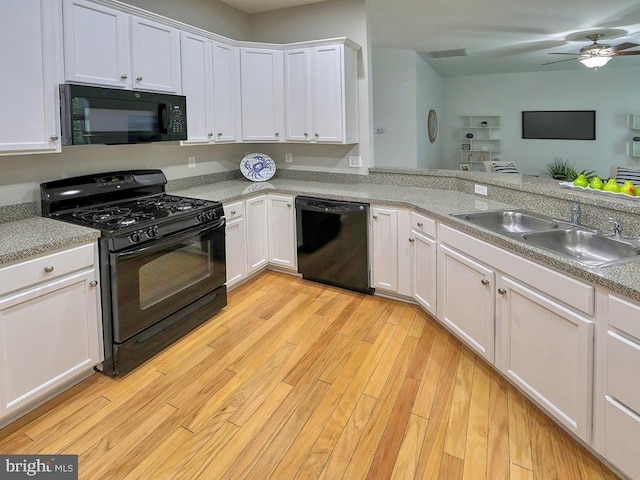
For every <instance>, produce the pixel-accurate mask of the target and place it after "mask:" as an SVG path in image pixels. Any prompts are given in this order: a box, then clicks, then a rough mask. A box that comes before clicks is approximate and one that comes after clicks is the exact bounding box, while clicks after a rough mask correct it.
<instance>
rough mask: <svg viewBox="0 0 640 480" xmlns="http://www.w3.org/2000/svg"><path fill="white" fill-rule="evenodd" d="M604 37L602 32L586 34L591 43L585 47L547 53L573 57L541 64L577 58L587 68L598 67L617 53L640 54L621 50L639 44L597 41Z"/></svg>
mask: <svg viewBox="0 0 640 480" xmlns="http://www.w3.org/2000/svg"><path fill="white" fill-rule="evenodd" d="M603 37H604V34H602V33H595V34H592V35H587V36H586V38H588V39H589V40H591V41H592V42H593V43H592V44H591V45H587V46H586V47H582V48H581V49H580V51H579V52H578V53H557V52H549V55H571V56H573V57H574V58H567V59H565V60H558V61H555V62H548V63H543V64H542V65H551V64H553V63H560V62H568V61H570V60H579V61H580V63H582V64H583V65H585V66H586V67H589V68H598V67H602V66H604V65H606V64H607V62H608V61H609V60H611V59H612V58H613V57H616V56H618V55H640V51H633V52H625V51H623V50H628V49H629V48H633V47H638V46H640V44H637V43H632V42H625V43H621V44H620V45H614V46H610V45H605V44H603V43H598V40H600V39H601V38H603Z"/></svg>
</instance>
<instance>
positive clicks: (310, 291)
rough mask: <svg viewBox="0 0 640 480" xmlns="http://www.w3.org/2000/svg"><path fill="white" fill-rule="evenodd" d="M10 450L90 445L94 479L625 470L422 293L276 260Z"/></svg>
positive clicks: (85, 457)
mask: <svg viewBox="0 0 640 480" xmlns="http://www.w3.org/2000/svg"><path fill="white" fill-rule="evenodd" d="M0 452H2V453H19V454H28V453H49V454H53V453H73V454H79V456H80V457H79V469H80V479H82V480H88V479H109V480H116V479H117V480H119V479H134V478H141V479H154V480H155V479H160V480H164V479H189V478H199V479H233V480H236V479H240V478H251V479H260V480H263V479H267V478H273V479H294V478H304V479H316V478H322V479H327V480H336V479H347V480H355V479H361V478H362V479H364V478H369V479H387V478H394V479H395V478H397V479H413V478H421V479H429V480H430V479H440V478H441V479H446V480H455V479H473V480H478V479H488V480H496V479H498V480H499V479H513V480H516V479H517V480H520V479H535V480H537V479H544V480H547V479H558V480H573V479H582V480H587V479H589V480H595V479H603V480H604V479H613V478H616V477H615V476H614V475H613V474H612V473H611V472H610V471H609V470H608V469H607V468H606V467H604V466H603V465H602V464H600V463H599V462H598V461H597V460H596V459H595V458H594V457H593V456H592V455H590V454H589V453H588V452H587V451H586V450H585V449H584V448H582V447H581V446H580V445H579V444H577V443H576V442H574V441H573V440H572V439H571V438H570V437H569V436H568V435H567V434H566V433H564V432H563V431H562V430H561V429H560V428H559V427H557V426H556V425H555V424H554V423H553V422H552V421H550V420H548V418H547V417H546V416H545V415H544V414H542V413H541V412H540V411H539V410H538V409H537V408H536V407H535V406H533V404H532V403H530V402H529V401H528V400H526V399H525V398H524V397H523V396H522V395H521V394H519V393H518V392H517V391H516V390H514V389H513V388H512V387H511V386H509V384H508V383H507V382H506V381H505V380H504V379H503V378H502V377H500V376H499V375H497V374H496V373H494V372H493V371H492V369H491V368H490V367H488V366H487V364H486V363H484V362H483V361H482V360H480V359H479V358H478V357H477V356H475V355H474V354H473V353H471V352H470V350H468V349H467V348H466V347H464V346H462V345H461V343H460V342H459V341H458V340H456V339H455V338H454V337H452V336H451V335H450V334H449V333H447V331H446V330H445V329H444V328H442V327H441V326H439V325H438V324H437V323H436V322H435V321H434V320H433V319H431V318H430V317H429V316H428V315H426V314H425V313H424V312H422V311H421V310H420V309H419V308H417V307H415V306H413V305H407V304H404V303H400V302H396V301H392V300H388V299H383V298H378V297H370V296H366V295H360V294H356V293H351V292H347V291H343V290H339V289H336V288H332V287H325V286H322V285H318V284H314V283H310V282H306V281H303V280H301V279H299V278H297V277H293V276H289V275H284V274H278V273H265V274H262V275H260V276H259V277H257V278H256V279H254V280H252V281H250V282H248V283H246V284H244V285H242V286H241V287H239V288H238V289H236V290H234V291H233V292H231V294H230V296H229V305H228V306H227V307H226V308H225V310H224V311H223V312H221V313H220V314H218V315H217V316H216V317H214V319H212V320H211V321H210V322H208V323H207V324H205V325H203V326H202V327H201V328H199V329H198V330H196V331H195V332H193V333H192V334H190V335H189V336H187V337H186V338H184V339H182V340H181V341H179V342H178V343H176V344H175V345H173V346H171V347H170V348H169V349H167V350H165V351H164V352H162V353H161V354H159V355H158V356H156V357H155V358H153V359H152V360H150V361H149V362H147V363H146V364H145V365H143V366H142V367H140V368H138V369H137V370H135V371H134V372H132V373H131V374H129V375H128V376H126V377H125V378H122V379H117V380H114V379H111V378H108V377H105V376H103V375H101V374H95V375H93V376H91V377H90V378H88V379H87V380H85V381H84V382H82V383H80V384H79V385H77V386H75V387H74V388H72V389H71V390H69V391H67V392H65V393H64V394H62V395H61V396H60V397H57V398H56V399H54V400H52V401H51V402H49V403H48V404H46V405H44V406H42V407H40V408H38V409H37V410H35V411H34V412H32V413H30V414H29V415H28V416H27V417H24V418H23V419H20V420H18V421H17V422H16V423H14V424H12V425H10V426H8V427H6V428H5V429H4V430H0Z"/></svg>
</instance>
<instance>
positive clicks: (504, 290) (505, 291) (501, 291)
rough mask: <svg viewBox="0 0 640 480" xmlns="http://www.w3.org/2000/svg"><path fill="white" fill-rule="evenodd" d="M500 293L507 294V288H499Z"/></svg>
mask: <svg viewBox="0 0 640 480" xmlns="http://www.w3.org/2000/svg"><path fill="white" fill-rule="evenodd" d="M498 293H499V294H500V295H505V294H506V293H507V290H506V289H505V288H499V289H498Z"/></svg>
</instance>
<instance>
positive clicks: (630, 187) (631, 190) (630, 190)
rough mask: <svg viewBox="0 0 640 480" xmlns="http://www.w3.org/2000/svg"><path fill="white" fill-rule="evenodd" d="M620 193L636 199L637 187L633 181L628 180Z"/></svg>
mask: <svg viewBox="0 0 640 480" xmlns="http://www.w3.org/2000/svg"><path fill="white" fill-rule="evenodd" d="M620 193H626V194H627V195H631V196H632V197H634V196H635V195H636V186H635V185H634V184H633V182H632V181H631V180H627V181H626V182H624V183H623V184H622V186H621V187H620Z"/></svg>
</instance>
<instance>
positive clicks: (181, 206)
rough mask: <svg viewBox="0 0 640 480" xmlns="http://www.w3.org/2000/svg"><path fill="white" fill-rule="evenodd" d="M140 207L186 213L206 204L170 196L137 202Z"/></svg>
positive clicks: (203, 201)
mask: <svg viewBox="0 0 640 480" xmlns="http://www.w3.org/2000/svg"><path fill="white" fill-rule="evenodd" d="M137 204H138V205H140V206H141V207H155V208H158V209H160V210H170V211H175V210H177V211H181V212H184V211H188V210H192V209H194V208H197V207H202V206H204V205H206V204H207V202H206V201H205V200H197V199H193V198H189V199H186V198H181V197H174V196H171V195H163V196H162V197H160V198H153V199H147V200H139V201H138V202H137Z"/></svg>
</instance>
